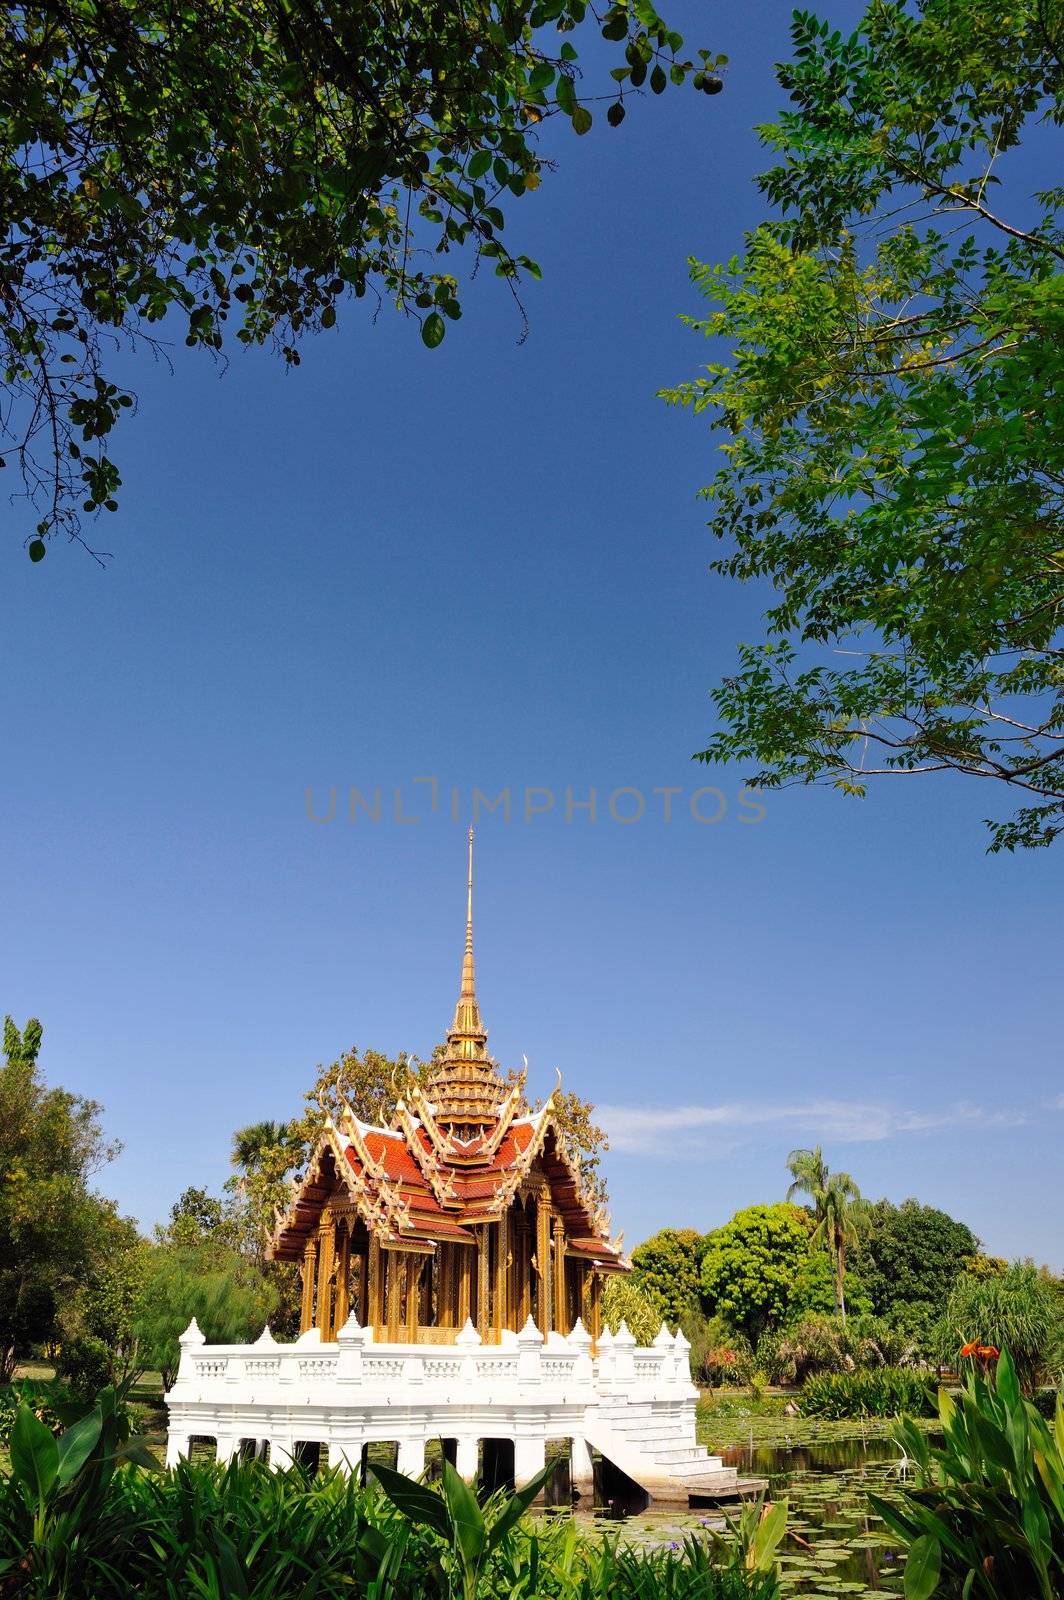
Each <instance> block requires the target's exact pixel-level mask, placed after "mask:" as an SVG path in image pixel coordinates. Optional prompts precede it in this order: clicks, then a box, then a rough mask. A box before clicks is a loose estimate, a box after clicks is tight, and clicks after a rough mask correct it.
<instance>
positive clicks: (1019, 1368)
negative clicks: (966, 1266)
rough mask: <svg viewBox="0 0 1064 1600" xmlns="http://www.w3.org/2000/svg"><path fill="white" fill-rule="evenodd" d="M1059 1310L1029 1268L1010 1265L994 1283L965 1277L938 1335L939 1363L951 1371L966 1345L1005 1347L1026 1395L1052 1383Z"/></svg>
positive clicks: (1061, 1335)
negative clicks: (1039, 1386) (977, 1344)
mask: <svg viewBox="0 0 1064 1600" xmlns="http://www.w3.org/2000/svg"><path fill="white" fill-rule="evenodd" d="M1062 1339H1064V1307H1062V1302H1061V1296H1060V1294H1059V1293H1058V1291H1057V1288H1056V1286H1055V1284H1054V1283H1053V1282H1052V1281H1051V1280H1050V1279H1049V1278H1047V1277H1046V1276H1045V1275H1044V1274H1043V1273H1042V1272H1040V1271H1039V1270H1038V1268H1037V1267H1033V1266H1031V1265H1030V1263H1025V1262H1019V1261H1017V1262H1014V1263H1013V1265H1012V1266H1011V1267H1009V1268H1008V1269H1007V1271H1005V1272H1003V1273H999V1274H996V1275H995V1276H993V1277H975V1276H972V1275H970V1274H967V1273H966V1274H964V1276H963V1277H961V1278H959V1279H958V1280H957V1284H956V1286H955V1288H954V1290H953V1293H952V1294H951V1295H950V1297H949V1303H948V1305H947V1307H946V1312H945V1316H944V1317H943V1319H942V1322H941V1324H940V1327H939V1330H938V1343H939V1348H938V1351H937V1354H938V1358H939V1360H941V1361H943V1362H944V1363H946V1364H947V1365H949V1366H952V1367H955V1366H956V1364H957V1361H958V1357H959V1353H960V1351H961V1349H962V1348H963V1347H964V1346H965V1345H966V1344H968V1343H969V1342H978V1343H979V1344H984V1345H993V1346H994V1348H995V1349H997V1350H1004V1349H1005V1348H1006V1346H1007V1347H1008V1351H1009V1356H1010V1358H1011V1360H1012V1364H1013V1367H1014V1369H1015V1371H1016V1374H1017V1377H1018V1378H1019V1381H1020V1386H1021V1388H1023V1389H1024V1390H1025V1391H1026V1393H1028V1394H1031V1393H1033V1391H1034V1389H1035V1388H1037V1386H1038V1384H1039V1383H1041V1382H1045V1381H1046V1380H1053V1379H1055V1378H1056V1377H1057V1375H1058V1374H1057V1371H1056V1370H1054V1369H1056V1368H1058V1367H1059V1364H1060V1347H1061V1343H1062Z"/></svg>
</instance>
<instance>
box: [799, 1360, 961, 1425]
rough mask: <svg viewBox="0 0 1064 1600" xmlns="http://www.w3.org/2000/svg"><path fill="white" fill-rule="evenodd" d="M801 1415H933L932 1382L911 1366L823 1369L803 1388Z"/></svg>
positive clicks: (836, 1416) (831, 1418)
mask: <svg viewBox="0 0 1064 1600" xmlns="http://www.w3.org/2000/svg"><path fill="white" fill-rule="evenodd" d="M801 1408H802V1415H803V1416H807V1417H827V1418H828V1419H829V1420H835V1419H837V1418H839V1417H897V1416H901V1415H902V1414H903V1413H907V1414H908V1415H909V1416H930V1415H932V1412H933V1406H932V1401H931V1390H930V1385H929V1384H928V1381H927V1379H926V1378H925V1377H923V1376H922V1375H921V1374H920V1373H919V1372H913V1371H912V1370H911V1369H910V1368H908V1367H877V1368H875V1369H874V1370H871V1371H858V1372H822V1373H818V1374H817V1375H816V1376H815V1377H812V1378H810V1379H809V1381H808V1382H807V1383H806V1385H805V1387H804V1388H803V1389H802V1398H801Z"/></svg>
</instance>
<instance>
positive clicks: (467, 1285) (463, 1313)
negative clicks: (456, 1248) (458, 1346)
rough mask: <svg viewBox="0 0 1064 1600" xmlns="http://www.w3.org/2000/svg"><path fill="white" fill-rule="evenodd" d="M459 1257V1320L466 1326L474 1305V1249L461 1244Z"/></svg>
mask: <svg viewBox="0 0 1064 1600" xmlns="http://www.w3.org/2000/svg"><path fill="white" fill-rule="evenodd" d="M460 1248H461V1251H462V1254H461V1256H460V1257H459V1259H458V1322H457V1326H458V1327H459V1328H464V1327H465V1325H466V1321H467V1319H468V1318H469V1315H470V1312H471V1310H472V1306H473V1251H472V1250H471V1249H470V1247H469V1245H462V1246H460Z"/></svg>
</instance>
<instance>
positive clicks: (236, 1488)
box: [0, 1394, 782, 1600]
mask: <svg viewBox="0 0 1064 1600" xmlns="http://www.w3.org/2000/svg"><path fill="white" fill-rule="evenodd" d="M141 1458H142V1450H141V1447H140V1445H139V1443H138V1441H136V1440H132V1439H130V1438H129V1435H128V1427H127V1425H126V1424H125V1422H124V1420H123V1414H122V1411H121V1407H120V1406H118V1405H117V1404H116V1402H115V1396H114V1395H113V1394H107V1395H104V1396H102V1397H101V1404H100V1405H99V1406H98V1407H96V1408H95V1409H94V1410H93V1411H91V1412H88V1413H86V1414H85V1415H83V1416H82V1418H81V1419H80V1420H79V1421H77V1422H76V1423H74V1424H73V1425H72V1426H71V1427H69V1428H68V1429H67V1430H66V1432H64V1433H63V1434H61V1435H60V1437H59V1438H58V1439H57V1438H55V1437H54V1436H53V1435H52V1433H50V1432H49V1430H48V1429H47V1428H45V1427H44V1426H43V1425H42V1424H41V1423H39V1422H38V1421H37V1420H36V1419H35V1418H34V1417H33V1415H32V1413H31V1412H29V1411H28V1410H26V1409H23V1410H22V1411H21V1412H20V1413H19V1416H18V1419H17V1421H16V1424H15V1428H14V1430H13V1436H12V1446H11V1472H10V1473H9V1474H2V1475H0V1586H2V1590H3V1593H4V1594H5V1595H6V1596H11V1597H15V1596H18V1597H19V1600H133V1597H134V1596H136V1597H138V1600H173V1597H174V1596H177V1595H181V1596H186V1595H189V1596H192V1595H195V1596H199V1597H200V1600H222V1597H223V1596H224V1597H226V1600H240V1597H243V1600H312V1597H316V1600H332V1597H336V1600H339V1597H340V1596H356V1597H359V1596H361V1597H364V1600H475V1597H477V1596H484V1595H510V1596H529V1597H531V1596H534V1595H540V1596H543V1597H544V1600H592V1597H594V1596H604V1595H614V1596H617V1597H619V1600H776V1597H777V1595H778V1585H777V1581H776V1574H775V1560H774V1552H775V1548H776V1545H777V1544H778V1541H779V1537H780V1536H781V1534H782V1520H781V1518H780V1517H779V1515H778V1513H777V1514H776V1515H775V1517H774V1518H773V1520H772V1521H771V1522H768V1521H766V1520H762V1519H760V1518H758V1519H757V1522H756V1524H755V1525H753V1526H744V1528H743V1529H742V1538H741V1539H740V1540H738V1541H737V1542H736V1543H735V1544H734V1545H733V1546H731V1547H729V1548H727V1549H723V1550H721V1551H720V1552H714V1551H711V1550H710V1549H709V1548H708V1547H707V1545H706V1544H705V1543H704V1542H696V1541H695V1540H693V1539H692V1540H689V1541H688V1542H687V1543H686V1545H685V1546H684V1548H683V1549H682V1550H676V1551H671V1550H655V1551H637V1550H625V1549H621V1548H619V1547H618V1546H617V1544H616V1543H614V1542H612V1541H609V1540H606V1539H598V1540H595V1539H587V1538H583V1537H580V1536H578V1534H577V1530H576V1527H575V1525H574V1524H573V1523H572V1522H571V1521H568V1520H566V1521H557V1522H554V1523H553V1524H550V1525H547V1526H542V1525H539V1526H534V1525H532V1524H530V1523H528V1522H526V1521H524V1520H523V1512H524V1511H525V1509H526V1507H527V1505H528V1504H529V1502H530V1501H531V1499H532V1498H533V1497H534V1496H535V1494H536V1493H537V1492H538V1490H539V1489H540V1488H541V1487H542V1485H543V1482H544V1480H545V1478H546V1477H547V1476H548V1474H547V1473H546V1472H545V1473H543V1474H541V1475H540V1477H539V1478H538V1479H535V1480H533V1482H532V1483H531V1484H529V1485H527V1486H526V1487H525V1488H524V1489H523V1490H521V1491H520V1492H519V1493H518V1494H516V1495H512V1496H502V1495H500V1496H496V1497H495V1498H494V1499H492V1500H489V1501H488V1502H487V1503H486V1504H482V1503H481V1502H480V1501H479V1500H478V1498H477V1496H476V1495H475V1494H474V1493H473V1491H472V1490H471V1489H470V1488H469V1487H468V1486H467V1485H466V1484H465V1483H464V1482H463V1481H462V1479H461V1478H459V1477H458V1475H457V1474H456V1473H455V1472H454V1471H453V1469H452V1468H450V1466H449V1465H444V1467H443V1469H442V1470H443V1482H442V1484H441V1486H440V1489H439V1492H437V1491H436V1490H434V1489H432V1488H429V1487H427V1486H426V1485H424V1484H422V1483H415V1482H413V1481H412V1480H411V1479H409V1478H406V1477H403V1476H402V1475H401V1474H399V1473H396V1472H392V1471H389V1469H388V1468H387V1467H384V1466H379V1467H375V1468H374V1472H375V1473H376V1475H377V1478H378V1479H379V1483H380V1485H381V1486H382V1487H383V1489H384V1491H385V1492H384V1493H383V1494H382V1493H380V1492H379V1489H378V1487H377V1485H375V1484H371V1485H370V1487H369V1488H368V1489H362V1488H360V1487H359V1485H358V1482H357V1480H356V1479H355V1478H351V1477H346V1476H343V1475H341V1474H339V1473H322V1474H320V1475H318V1476H317V1477H308V1476H307V1475H306V1474H305V1473H304V1471H303V1470H302V1469H300V1468H298V1467H294V1468H292V1469H290V1470H288V1471H285V1472H271V1471H270V1470H269V1469H268V1468H267V1467H266V1466H265V1465H264V1464H263V1463H260V1462H241V1461H239V1460H235V1461H234V1462H232V1463H231V1464H230V1465H229V1466H228V1467H222V1466H218V1465H215V1464H210V1465H201V1464H198V1463H193V1462H187V1461H186V1462H182V1463H181V1464H180V1465H179V1466H178V1467H177V1468H176V1469H175V1470H174V1471H173V1472H168V1473H165V1474H161V1473H153V1472H147V1471H143V1470H139V1469H137V1468H135V1467H123V1465H122V1462H123V1461H124V1460H129V1459H132V1460H137V1459H141ZM745 1520H747V1519H744V1521H745Z"/></svg>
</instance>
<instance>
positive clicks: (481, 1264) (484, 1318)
mask: <svg viewBox="0 0 1064 1600" xmlns="http://www.w3.org/2000/svg"><path fill="white" fill-rule="evenodd" d="M489 1227H490V1224H489V1223H487V1222H482V1223H481V1225H480V1240H479V1246H478V1251H477V1254H478V1261H477V1332H478V1333H479V1334H480V1337H481V1338H482V1339H485V1338H487V1335H488V1329H489V1328H490V1326H491V1320H490V1318H489V1316H488V1295H489V1292H490V1288H491V1278H490V1277H489V1265H490V1261H491V1256H490V1254H489V1252H490V1249H491V1244H490V1240H491V1235H490V1233H489V1231H488V1230H489Z"/></svg>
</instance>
